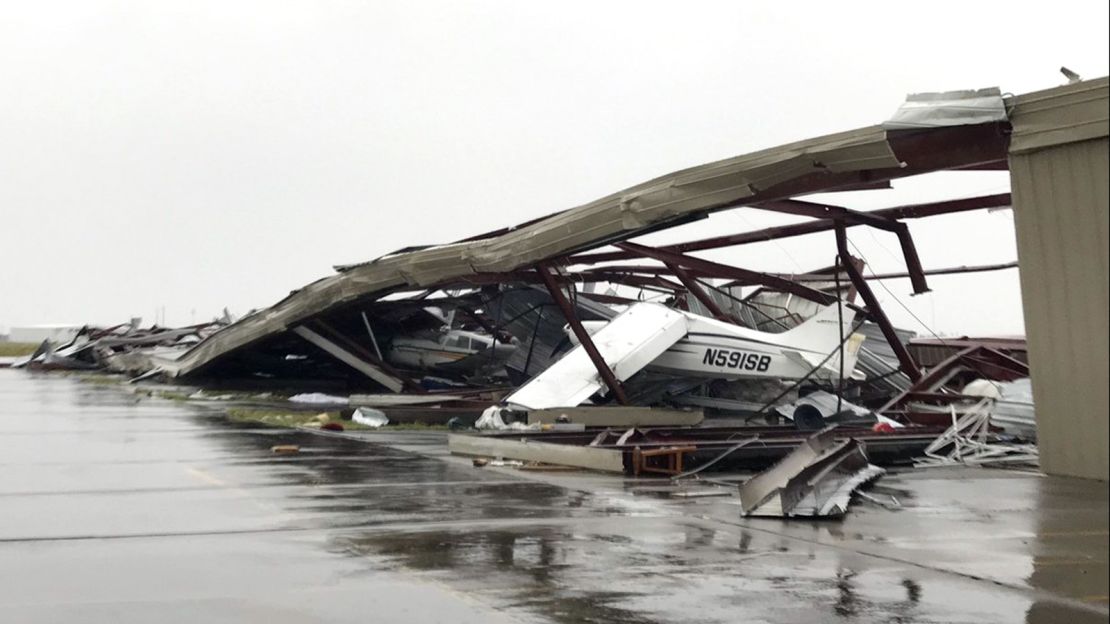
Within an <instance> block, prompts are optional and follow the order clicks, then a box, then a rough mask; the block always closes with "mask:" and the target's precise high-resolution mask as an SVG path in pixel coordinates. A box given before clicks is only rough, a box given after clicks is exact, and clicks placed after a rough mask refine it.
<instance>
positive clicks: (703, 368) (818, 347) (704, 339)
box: [587, 305, 865, 379]
mask: <svg viewBox="0 0 1110 624" xmlns="http://www.w3.org/2000/svg"><path fill="white" fill-rule="evenodd" d="M680 312H681V311H680ZM681 314H682V315H683V316H685V317H686V337H685V338H683V339H681V340H679V341H678V342H676V343H675V344H674V346H672V347H671V348H669V349H667V350H666V351H664V352H663V354H662V355H660V356H659V357H657V358H655V359H654V360H652V362H651V363H650V364H648V366H647V368H649V369H651V370H655V371H660V372H666V373H672V374H676V375H688V376H695V377H707V378H712V379H752V378H760V377H763V378H773V379H801V378H802V377H806V376H810V377H815V378H818V379H836V378H837V377H838V376H839V375H840V358H839V350H840V343H841V341H844V376H845V377H850V376H851V374H852V371H853V370H854V369H855V367H856V359H857V357H858V356H859V348H860V346H861V345H862V344H863V340H864V338H865V336H864V335H863V334H858V333H853V328H854V324H853V323H854V321H855V318H856V313H855V311H854V310H852V309H850V308H848V307H847V306H845V307H844V309H843V312H842V316H843V326H841V324H840V320H839V318H840V316H841V312H838V311H837V307H836V305H830V306H828V307H826V308H824V309H822V310H820V311H819V312H818V313H817V314H815V315H813V316H812V317H810V318H809V319H807V320H806V321H805V322H803V323H802V324H800V325H798V326H797V327H794V328H792V329H789V330H787V331H784V332H781V333H777V334H772V333H768V332H761V331H757V330H754V329H748V328H746V327H741V326H739V325H734V324H732V323H726V322H724V321H718V320H717V319H714V318H708V317H705V316H700V315H697V314H691V313H690V312H681ZM587 331H588V330H587ZM841 336H843V338H842V337H841ZM815 368H816V369H817V370H816V371H815V372H813V373H812V375H810V372H811V371H813V369H815Z"/></svg>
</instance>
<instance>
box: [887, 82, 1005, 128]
mask: <svg viewBox="0 0 1110 624" xmlns="http://www.w3.org/2000/svg"><path fill="white" fill-rule="evenodd" d="M1006 119H1007V116H1006V103H1005V102H1004V101H1003V99H1002V91H1001V90H1000V89H999V88H998V87H989V88H987V89H975V90H970V91H948V92H944V93H914V94H912V95H910V96H908V97H907V98H906V101H905V103H904V104H902V106H901V107H899V108H898V110H897V111H895V112H894V116H893V117H891V118H890V119H889V120H888V121H886V122H884V123H883V127H884V128H886V129H887V130H913V129H918V128H942V127H946V126H970V125H974V124H981V123H990V122H994V121H1006Z"/></svg>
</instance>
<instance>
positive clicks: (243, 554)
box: [0, 370, 1108, 624]
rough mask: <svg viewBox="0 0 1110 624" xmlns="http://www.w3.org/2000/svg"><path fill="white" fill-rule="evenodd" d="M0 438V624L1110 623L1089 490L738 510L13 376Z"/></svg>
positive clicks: (652, 486)
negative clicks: (814, 513)
mask: <svg viewBox="0 0 1110 624" xmlns="http://www.w3.org/2000/svg"><path fill="white" fill-rule="evenodd" d="M276 444H298V445H300V446H301V448H302V452H301V453H299V454H296V455H276V454H274V453H272V452H271V451H270V448H271V447H272V446H273V445H276ZM0 448H2V449H3V452H2V454H0V622H105V623H107V622H112V623H115V622H151V621H157V622H198V621H203V622H244V621H266V622H348V621H349V622H356V621H357V622H368V621H369V622H441V621H442V622H453V623H467V622H483V623H498V622H566V623H570V622H643V623H649V622H738V621H743V622H790V623H795V622H838V621H843V622H899V623H907V624H908V623H911V622H913V623H917V622H920V623H927V622H944V623H950V622H969V623H970V622H975V623H976V624H979V623H989V622H1038V623H1039V622H1067V623H1068V624H1082V623H1085V622H1106V621H1108V615H1107V614H1108V611H1107V597H1106V593H1107V590H1106V588H1107V552H1108V533H1107V525H1108V502H1107V490H1106V486H1105V484H1099V483H1091V482H1084V481H1078V480H1067V479H1054V478H1046V477H1042V476H1039V475H1032V474H1014V473H1007V472H1000V471H985V470H948V469H944V470H942V471H937V472H934V471H916V472H912V473H905V474H897V475H890V476H887V477H884V478H883V479H882V480H881V481H880V483H879V487H878V488H877V491H876V496H877V497H880V498H882V497H884V496H886V497H889V495H893V496H895V497H897V498H898V500H899V501H900V502H901V503H902V508H901V509H899V510H888V509H885V508H883V507H880V506H877V505H873V504H861V505H857V506H856V507H854V508H853V509H852V511H851V513H850V514H849V516H848V517H847V518H845V519H844V520H843V521H821V522H783V521H777V520H767V519H760V520H754V519H753V520H745V519H742V518H740V515H739V512H738V509H737V508H736V506H735V505H734V504H732V503H731V501H730V500H728V499H721V498H712V499H708V498H707V499H676V498H673V497H670V496H668V494H669V490H672V489H673V488H671V487H670V486H667V485H666V484H661V483H659V482H658V481H649V480H632V479H619V478H614V477H610V476H605V475H593V474H589V473H571V474H568V473H550V474H544V473H520V472H515V471H511V470H505V469H493V468H485V469H477V468H474V467H472V466H470V465H469V463H468V462H467V461H466V460H464V459H462V458H454V457H450V456H449V455H447V454H446V451H445V448H444V436H443V435H442V434H440V433H437V432H429V433H415V432H410V433H390V434H386V433H370V434H359V435H352V436H325V435H318V434H312V433H307V432H298V431H287V430H275V429H266V428H252V427H244V426H243V425H242V424H236V423H231V422H229V421H228V420H227V419H225V418H224V417H223V415H222V414H221V412H220V410H219V408H217V407H212V406H203V405H195V404H188V403H175V402H172V401H164V400H159V399H148V398H145V397H144V398H138V397H136V396H134V395H132V394H130V393H128V392H127V391H126V389H122V388H120V387H116V386H104V385H96V384H89V383H85V382H81V381H79V380H77V379H76V378H72V377H65V376H60V375H35V374H30V373H27V372H25V371H10V370H0Z"/></svg>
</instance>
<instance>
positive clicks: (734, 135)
mask: <svg viewBox="0 0 1110 624" xmlns="http://www.w3.org/2000/svg"><path fill="white" fill-rule="evenodd" d="M0 6H2V8H3V13H2V14H0V85H2V89H3V96H2V97H0V176H2V178H0V216H2V220H0V232H3V237H2V238H0V327H3V326H11V325H26V324H37V323H58V322H74V323H82V322H93V323H112V322H119V321H122V320H125V319H126V318H128V317H130V316H143V317H144V318H145V320H146V321H150V320H151V319H152V318H153V316H154V314H155V311H156V310H157V309H159V308H161V307H163V306H164V307H165V310H166V320H167V322H169V323H171V324H174V323H187V322H190V321H191V320H193V319H195V320H197V321H200V320H205V319H208V318H211V317H212V316H214V315H216V314H217V313H218V312H219V311H220V310H221V309H222V308H223V307H224V306H227V307H229V308H231V310H232V311H233V312H237V313H242V312H245V311H246V310H247V309H249V308H257V307H264V306H267V305H270V304H271V303H273V302H275V301H276V300H277V299H279V298H281V297H283V296H284V295H286V294H287V293H288V291H290V290H292V289H295V288H298V287H299V286H301V285H303V284H305V283H307V282H309V281H312V280H314V279H317V278H319V277H322V276H324V275H326V274H328V273H330V272H331V266H332V265H333V264H337V263H345V262H353V261H361V260H366V259H369V258H373V257H375V256H378V255H381V254H383V253H385V252H388V251H392V250H394V249H397V248H399V247H404V246H407V245H414V244H427V243H437V242H447V241H450V240H455V239H458V238H462V237H465V236H467V235H472V234H476V233H479V232H482V231H486V230H490V229H494V228H497V227H501V226H504V225H509V224H513V223H518V222H522V221H525V220H528V219H532V218H535V217H537V216H541V215H543V214H545V213H548V212H551V211H554V210H560V209H564V208H568V207H571V206H575V205H578V204H581V203H585V202H587V201H590V200H592V199H595V198H597V197H600V196H602V195H606V194H608V193H610V192H613V191H616V190H619V189H621V188H624V187H627V186H631V185H633V184H636V183H638V182H641V181H644V180H646V179H648V178H651V177H654V176H656V175H660V174H663V173H666V172H669V171H672V170H675V169H680V168H683V167H688V166H692V165H696V164H700V163H703V162H706V161H710V160H715V159H719V158H724V157H728V156H733V155H737V154H743V153H746V152H751V151H754V150H757V149H761V148H766V147H772V146H775V145H779V144H782V143H786V142H789V141H793V140H798V139H804V138H809V137H813V136H818V135H822V134H827V133H831V132H837V131H842V130H848V129H852V128H855V127H859V126H864V125H870V124H874V123H879V122H881V121H883V120H884V119H886V118H888V117H889V116H890V115H891V113H893V111H894V110H895V109H896V108H897V107H898V106H899V104H900V103H901V102H902V100H903V99H904V97H905V95H906V94H907V93H911V92H922V91H943V90H952V89H963V88H977V87H986V86H999V87H1001V88H1002V90H1003V91H1005V92H1012V93H1022V92H1027V91H1031V90H1036V89H1041V88H1047V87H1052V86H1056V85H1058V84H1061V83H1062V82H1064V79H1063V77H1062V76H1061V75H1060V74H1059V72H1058V68H1059V67H1060V66H1061V65H1066V66H1068V67H1070V68H1071V69H1073V70H1075V71H1077V72H1079V73H1080V74H1081V75H1083V76H1084V77H1091V78H1093V77H1099V76H1103V75H1105V74H1107V56H1108V47H1110V45H1108V39H1110V38H1108V34H1107V22H1108V16H1107V3H1106V2H1094V1H1085V2H1074V1H1067V0H1065V1H1057V2H1053V3H1051V4H1044V3H993V4H992V3H978V2H959V3H939V2H932V3H912V4H906V3H891V2H877V3H872V4H864V3H853V4H852V5H851V9H850V10H849V9H848V8H846V6H845V5H843V4H841V3H831V2H812V3H793V4H787V3H781V2H719V3H714V2H670V3H652V2H642V1H637V2H611V3H605V2H596V1H594V2H566V1H564V2H559V3H534V2H517V1H508V0H506V1H504V2H457V1H455V2H442V3H433V2H413V1H403V2H322V1H312V2H308V1H306V2H279V1H274V0H266V1H264V2H263V1H260V2H246V1H242V2H235V1H228V0H221V1H219V2H202V1H197V0H189V1H187V2H171V1H168V0H159V1H158V2H102V1H96V0H81V1H76V2H27V1H20V2H0ZM787 7H789V10H788V9H787ZM1007 189H1008V178H1007V176H1006V175H1005V174H1004V173H1002V174H1000V173H997V172H995V173H990V172H979V173H970V172H969V173H950V174H941V175H937V176H928V177H925V178H922V179H916V180H910V181H903V182H897V183H896V184H895V189H894V190H890V191H871V192H866V193H853V194H843V193H842V194H837V195H831V196H826V198H825V199H826V201H835V202H838V203H841V204H844V205H849V206H851V207H856V208H866V209H871V208H880V207H884V206H890V205H897V204H900V203H907V202H920V201H929V200H933V199H940V198H948V197H960V196H966V195H971V194H981V193H996V192H1004V191H1006V190H1007ZM790 220H791V219H790V218H788V217H783V216H776V215H768V214H766V213H760V212H758V211H755V210H740V211H731V212H729V213H725V214H720V215H717V216H714V217H713V218H711V219H709V220H708V221H704V222H701V223H699V224H697V226H696V227H692V228H688V229H686V230H684V231H683V232H682V233H681V234H682V235H683V236H686V235H689V236H698V235H705V234H706V233H714V234H717V233H722V232H726V231H743V230H747V229H753V228H756V227H763V226H766V225H770V224H774V223H782V222H788V221H790ZM911 227H912V230H913V233H914V235H915V237H916V240H917V243H918V247H919V250H920V252H921V256H922V259H923V262H924V264H925V265H926V267H948V266H955V265H962V264H979V263H993V262H1005V261H1010V260H1014V259H1016V251H1015V246H1014V234H1013V220H1012V217H1011V215H1010V214H1009V212H993V213H987V212H981V213H973V214H967V215H961V216H949V217H941V218H936V219H932V220H928V221H921V222H914V223H912V225H911ZM678 235H679V233H667V234H665V235H661V236H660V237H656V238H654V239H649V240H664V239H666V240H671V238H667V237H674V236H678ZM852 240H853V242H854V243H855V244H856V245H857V246H858V247H859V249H860V252H861V253H863V255H864V256H865V257H866V258H867V260H868V261H869V263H870V265H871V266H872V268H873V269H874V270H875V271H877V272H884V271H897V270H901V269H902V267H903V265H902V263H901V260H900V255H899V253H898V246H897V242H896V241H895V240H894V239H893V238H892V237H890V236H889V235H883V234H878V233H870V232H868V231H866V230H864V229H861V228H856V229H855V230H853V231H852ZM834 253H835V250H834V246H833V243H832V239H831V238H830V237H828V236H823V235H817V236H812V237H806V238H804V239H794V240H790V241H783V242H782V243H767V244H760V245H756V246H750V247H746V248H742V249H737V250H732V251H721V252H715V253H712V254H709V255H707V256H706V257H711V258H713V259H718V260H725V261H729V262H734V263H736V264H738V265H740V266H745V267H749V268H756V269H763V270H776V271H796V270H805V269H811V268H816V267H818V266H823V265H827V264H829V263H830V262H831V260H832V258H833V255H834ZM886 285H887V287H888V288H889V289H890V291H891V292H889V293H888V292H886V291H884V290H882V289H879V292H880V294H881V295H882V298H883V300H884V302H885V303H886V304H887V305H886V307H887V309H888V311H889V313H890V314H891V316H892V317H893V318H894V319H895V322H896V323H898V324H899V325H902V326H905V327H908V328H911V329H916V330H918V331H925V330H924V329H922V328H921V327H920V326H919V325H918V324H917V322H916V321H915V320H913V319H912V318H911V317H910V315H909V313H908V312H907V311H906V310H905V309H903V308H902V307H901V305H900V304H899V303H898V301H900V302H902V304H904V305H905V306H907V307H908V308H909V309H910V310H913V311H914V313H915V314H916V315H917V316H918V317H919V318H920V319H921V320H922V321H924V322H925V323H926V324H927V325H929V326H930V327H931V328H932V329H933V330H935V331H938V332H943V333H972V334H975V333H979V334H1009V333H1020V332H1021V331H1022V318H1021V300H1020V292H1019V287H1018V279H1017V272H1016V271H1007V272H1001V273H992V274H987V275H980V276H957V277H937V278H933V279H932V280H931V286H932V287H933V289H934V290H935V292H934V293H932V294H929V295H925V296H919V297H914V298H910V297H908V293H909V290H910V288H909V284H908V282H906V281H892V282H887V283H886ZM895 298H897V300H895Z"/></svg>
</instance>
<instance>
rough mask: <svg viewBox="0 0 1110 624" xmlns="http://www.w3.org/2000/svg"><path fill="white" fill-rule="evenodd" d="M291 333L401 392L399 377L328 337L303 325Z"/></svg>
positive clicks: (402, 384) (403, 383)
mask: <svg viewBox="0 0 1110 624" xmlns="http://www.w3.org/2000/svg"><path fill="white" fill-rule="evenodd" d="M293 333H295V334H297V335H298V336H300V337H301V338H304V339H305V340H307V341H308V342H310V343H312V344H313V345H315V346H317V347H319V348H321V349H323V350H324V351H326V352H327V353H328V354H329V355H331V356H332V357H334V358H335V359H337V360H339V361H340V362H343V363H344V364H346V365H347V366H350V367H351V368H353V369H355V370H357V371H358V372H360V373H362V374H363V375H366V376H367V377H369V378H370V379H373V380H374V381H376V382H378V383H380V384H381V385H383V386H385V387H386V388H388V389H389V390H391V391H392V392H401V390H403V389H404V387H405V382H404V381H403V380H401V379H400V378H398V377H394V376H393V375H390V374H389V373H387V372H385V371H384V370H382V369H381V368H379V367H377V366H375V365H374V364H371V363H370V362H368V361H366V360H364V359H362V358H360V357H359V356H357V355H355V354H354V353H351V352H350V351H348V350H346V349H344V348H343V347H341V346H339V345H338V344H336V343H335V342H333V341H331V340H329V339H328V338H325V337H324V336H322V335H320V334H318V333H316V332H315V331H313V330H312V329H309V328H308V327H305V326H304V325H299V326H297V327H294V328H293Z"/></svg>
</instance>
